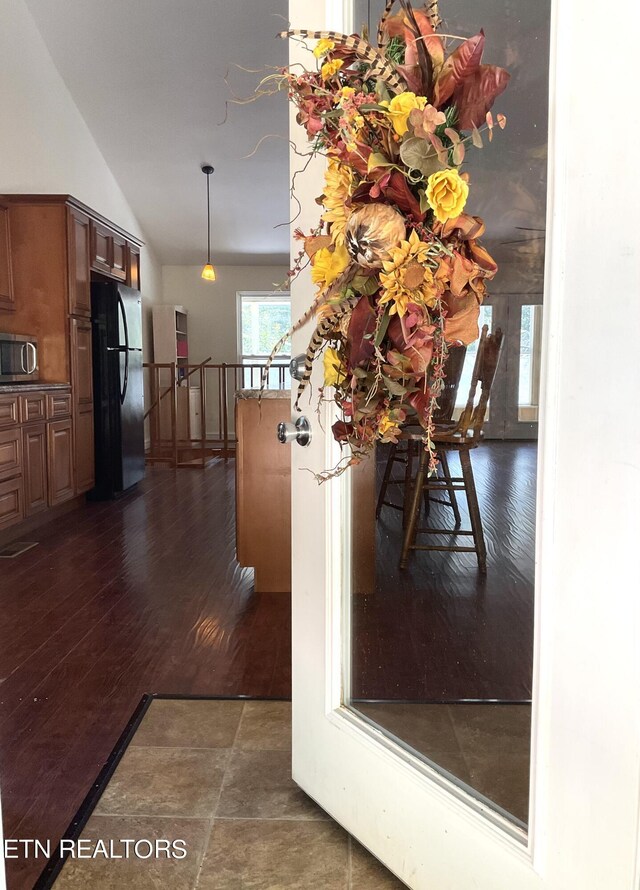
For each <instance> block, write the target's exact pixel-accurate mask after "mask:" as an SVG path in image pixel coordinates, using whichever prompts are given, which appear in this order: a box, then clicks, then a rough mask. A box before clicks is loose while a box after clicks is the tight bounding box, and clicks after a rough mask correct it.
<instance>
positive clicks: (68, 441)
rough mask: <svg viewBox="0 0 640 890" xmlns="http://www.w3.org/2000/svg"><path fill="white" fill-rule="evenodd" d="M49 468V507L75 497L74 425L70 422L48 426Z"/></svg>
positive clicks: (53, 422) (60, 422)
mask: <svg viewBox="0 0 640 890" xmlns="http://www.w3.org/2000/svg"><path fill="white" fill-rule="evenodd" d="M47 466H48V470H49V506H50V507H54V506H55V505H56V504H62V503H63V502H64V501H68V500H69V499H70V498H72V497H73V493H74V479H73V425H72V423H71V418H69V419H68V420H54V421H52V422H51V423H49V424H48V426H47Z"/></svg>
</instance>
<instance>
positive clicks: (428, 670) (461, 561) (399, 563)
mask: <svg viewBox="0 0 640 890" xmlns="http://www.w3.org/2000/svg"><path fill="white" fill-rule="evenodd" d="M383 6H384V3H382V2H380V3H371V4H369V7H370V8H371V13H372V18H375V17H377V15H378V14H379V13H380V11H381V9H382V7H383ZM440 12H441V14H442V15H443V16H444V17H445V22H444V24H443V30H444V31H446V33H449V34H463V33H464V34H472V33H475V31H474V28H475V29H476V31H477V30H479V29H480V27H481V26H484V27H485V30H486V31H487V33H490V34H491V47H492V57H491V58H490V59H486V60H485V61H487V62H488V63H495V64H498V65H500V64H505V65H507V67H509V68H510V69H511V71H512V81H511V83H510V86H509V89H508V90H507V91H506V92H505V94H504V96H503V97H501V101H500V102H499V103H497V105H496V109H495V110H496V111H502V112H504V113H505V114H506V115H507V121H508V122H507V128H506V129H505V131H504V132H503V133H499V134H496V135H495V137H494V140H493V144H492V146H491V151H485V152H477V153H476V154H475V155H474V157H473V163H471V160H469V164H468V167H467V169H468V171H469V173H470V175H471V191H470V199H469V203H470V205H471V206H469V207H468V210H469V212H471V213H473V214H478V215H480V216H482V217H483V218H484V219H485V221H486V224H487V229H486V236H485V238H484V239H483V243H484V244H485V246H486V247H487V249H488V250H489V252H490V253H491V254H492V255H493V256H494V257H495V259H496V260H497V262H498V265H499V271H498V274H497V276H496V278H495V280H494V281H493V282H491V283H490V285H489V294H488V296H487V299H486V300H485V302H484V303H483V305H482V306H481V310H480V319H479V324H480V327H482V325H483V324H487V326H488V328H489V331H490V332H495V331H497V330H498V329H500V330H501V331H502V333H503V335H504V339H503V345H502V352H501V356H500V360H499V364H498V373H497V375H496V379H495V382H494V384H493V387H492V389H491V398H490V406H491V408H490V413H489V415H488V416H487V418H486V420H485V424H484V427H483V434H484V436H483V439H482V441H480V442H479V443H474V444H473V447H470V448H464V447H458V445H456V444H455V443H452V442H447V441H446V439H445V440H443V441H442V442H441V443H440V447H439V449H438V456H439V467H438V472H437V475H435V476H433V477H428V476H427V477H425V479H424V480H423V482H424V483H425V487H424V489H423V486H422V485H421V484H420V481H419V474H418V467H419V464H420V457H421V454H422V452H423V449H422V443H421V442H419V441H411V440H408V439H405V440H402V441H401V442H400V443H399V445H398V446H397V447H394V446H391V445H386V446H380V447H379V448H378V450H377V456H376V460H375V461H370V464H371V465H370V466H369V467H366V466H364V465H361V466H360V467H358V468H357V469H356V471H355V472H354V473H353V474H352V490H351V495H352V498H351V499H352V524H353V530H352V545H351V546H352V562H353V566H354V571H353V579H352V595H351V601H350V607H349V626H350V647H349V652H348V656H347V665H346V676H347V680H348V682H347V683H346V691H345V695H344V698H345V704H346V705H347V706H348V707H349V708H350V709H352V710H353V711H354V712H356V713H357V714H358V716H360V717H363V718H364V719H365V720H367V721H369V722H370V723H372V724H373V725H375V727H376V728H378V729H379V730H381V731H382V733H383V734H384V735H386V736H388V737H389V738H390V739H392V740H393V741H394V742H396V743H398V744H400V745H401V746H402V747H404V748H406V749H407V750H408V751H410V752H411V753H412V754H413V755H415V756H417V757H418V758H419V759H420V760H422V761H424V763H425V764H428V765H430V766H432V767H435V768H436V769H437V770H438V771H439V772H441V773H442V774H444V775H445V776H447V777H448V778H449V779H451V780H452V781H454V782H455V783H456V784H458V785H460V786H462V787H464V788H465V789H466V791H467V792H469V793H471V795H472V796H474V797H475V798H476V800H477V801H478V802H479V804H478V805H479V806H482V807H489V808H490V809H491V810H494V811H496V812H498V813H500V814H501V815H502V816H507V817H508V819H509V820H511V822H512V823H513V824H514V825H516V826H518V827H519V828H520V829H526V826H527V823H528V807H529V762H530V728H531V696H532V663H533V631H534V626H533V623H534V582H535V573H534V548H535V533H534V530H535V520H536V499H535V492H536V479H537V447H536V441H535V439H536V437H537V420H538V387H539V369H540V347H541V337H540V334H541V323H542V306H541V304H542V297H541V294H542V290H543V279H544V224H545V223H544V221H545V211H546V148H547V146H546V139H547V109H548V98H547V88H548V66H547V59H548V46H549V3H548V2H546V0H545V2H543V3H542V4H534V5H531V4H528V3H526V2H525V0H516V2H513V0H497V2H496V0H479V2H474V3H473V4H472V3H470V2H469V0H448V2H447V4H446V8H444V6H442V7H441V10H440ZM373 24H374V23H373V22H370V26H371V25H373ZM374 33H375V31H374ZM502 100H504V101H502ZM498 105H499V106H500V107H498ZM477 348H478V347H477V343H474V344H471V345H470V346H468V347H467V352H466V355H465V360H464V364H463V368H462V373H461V377H460V383H459V386H458V391H457V395H456V399H455V406H454V410H453V415H452V419H453V421H455V420H456V419H457V418H458V417H459V416H460V413H461V411H462V409H463V407H464V405H465V404H466V403H467V399H468V397H469V392H470V385H471V381H472V373H473V368H474V364H475V361H476V357H477ZM527 440H530V441H527ZM376 504H377V509H376ZM414 524H415V529H416V530H415V532H414V533H413V534H411V531H410V529H411V527H412V525H414ZM483 551H484V552H483Z"/></svg>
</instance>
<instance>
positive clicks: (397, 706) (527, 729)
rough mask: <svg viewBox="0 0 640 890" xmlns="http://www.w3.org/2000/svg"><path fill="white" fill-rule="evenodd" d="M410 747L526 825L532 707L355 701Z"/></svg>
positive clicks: (356, 705)
mask: <svg viewBox="0 0 640 890" xmlns="http://www.w3.org/2000/svg"><path fill="white" fill-rule="evenodd" d="M354 708H356V709H357V710H359V711H360V712H361V713H362V714H364V715H365V716H367V717H369V719H371V720H373V722H374V723H376V724H377V725H378V726H381V727H383V728H384V729H386V730H387V732H389V733H390V734H391V735H393V736H396V737H397V738H398V739H400V740H401V741H403V742H404V743H405V744H406V745H408V746H409V747H410V748H413V749H414V750H415V751H417V752H418V753H420V754H423V755H424V756H425V757H427V758H428V759H429V760H432V761H433V762H434V763H437V764H438V765H439V766H441V767H443V768H444V769H446V770H447V771H448V772H450V773H451V774H452V775H454V776H455V777H456V778H457V779H459V780H460V781H461V782H464V783H465V784H466V785H469V786H470V787H471V788H473V789H474V790H475V791H477V792H478V793H479V794H481V795H482V796H483V797H487V798H488V799H489V800H490V801H492V802H493V803H496V804H497V805H498V806H499V807H502V809H504V810H506V812H507V813H510V814H511V815H512V816H515V817H516V819H518V820H519V821H520V822H522V823H524V824H526V823H527V822H528V817H529V762H530V745H531V705H530V704H489V703H487V704H467V703H456V704H450V705H446V704H428V705H427V704H405V703H401V702H384V703H375V704H374V703H369V702H362V703H359V704H355V703H354Z"/></svg>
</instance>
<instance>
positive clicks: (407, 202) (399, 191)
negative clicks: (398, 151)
mask: <svg viewBox="0 0 640 890" xmlns="http://www.w3.org/2000/svg"><path fill="white" fill-rule="evenodd" d="M383 193H384V196H385V198H386V199H387V200H388V201H391V202H392V203H393V204H397V206H398V207H399V208H400V210H403V211H404V212H405V213H406V214H407V215H408V216H410V217H413V219H414V220H415V222H422V221H423V219H424V217H425V214H424V213H422V211H421V210H420V203H419V201H418V199H417V198H416V196H415V195H414V194H413V192H412V191H411V189H410V188H409V185H408V184H407V180H406V179H405V177H404V176H403V175H402V173H400V172H399V171H398V170H394V171H393V173H392V174H391V176H390V177H389V183H388V185H387V186H386V187H385V188H384V189H383Z"/></svg>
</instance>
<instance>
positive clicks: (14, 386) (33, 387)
mask: <svg viewBox="0 0 640 890" xmlns="http://www.w3.org/2000/svg"><path fill="white" fill-rule="evenodd" d="M70 386H71V384H70V383H0V396H1V395H3V394H4V393H16V392H42V391H43V390H47V391H48V390H51V389H69V388H70Z"/></svg>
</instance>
